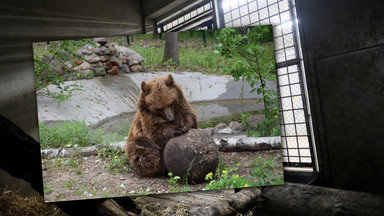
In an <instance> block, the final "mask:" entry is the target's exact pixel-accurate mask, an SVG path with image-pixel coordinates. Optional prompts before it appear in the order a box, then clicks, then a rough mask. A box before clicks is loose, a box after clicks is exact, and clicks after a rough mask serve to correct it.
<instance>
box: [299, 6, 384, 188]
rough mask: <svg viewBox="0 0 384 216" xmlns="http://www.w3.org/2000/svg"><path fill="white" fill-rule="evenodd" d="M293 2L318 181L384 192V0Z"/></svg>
mask: <svg viewBox="0 0 384 216" xmlns="http://www.w3.org/2000/svg"><path fill="white" fill-rule="evenodd" d="M296 3H297V10H298V16H299V17H298V18H299V25H300V34H301V40H302V44H303V51H304V61H305V66H306V76H307V80H308V84H309V94H310V102H311V109H312V112H313V119H314V128H315V138H316V144H317V146H318V152H319V159H320V161H319V162H320V171H321V172H320V174H321V181H322V183H323V184H325V185H328V186H333V187H337V188H343V189H350V190H360V191H367V192H374V193H384V184H383V181H384V172H383V165H384V162H383V161H384V145H383V140H384V126H383V122H384V115H383V113H382V112H383V110H384V100H383V98H384V97H383V96H384V13H383V11H384V4H383V1H380V0H376V1H363V0H342V1H332V0H326V1H324V0H323V1H306V0H296Z"/></svg>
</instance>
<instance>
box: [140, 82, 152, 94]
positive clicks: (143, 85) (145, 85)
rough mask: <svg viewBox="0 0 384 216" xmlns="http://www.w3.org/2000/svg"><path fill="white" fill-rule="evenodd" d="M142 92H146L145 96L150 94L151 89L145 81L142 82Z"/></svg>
mask: <svg viewBox="0 0 384 216" xmlns="http://www.w3.org/2000/svg"><path fill="white" fill-rule="evenodd" d="M141 90H142V91H143V92H144V94H148V93H149V90H150V88H149V86H148V85H147V84H146V83H145V82H144V81H143V82H141Z"/></svg>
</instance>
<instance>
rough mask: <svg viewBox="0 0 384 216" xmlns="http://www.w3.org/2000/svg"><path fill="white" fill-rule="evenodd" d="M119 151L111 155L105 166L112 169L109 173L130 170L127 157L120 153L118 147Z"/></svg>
mask: <svg viewBox="0 0 384 216" xmlns="http://www.w3.org/2000/svg"><path fill="white" fill-rule="evenodd" d="M119 151H120V153H118V154H116V155H115V156H113V157H112V160H111V163H110V164H109V165H107V166H106V168H108V169H110V170H112V172H111V173H112V174H113V175H115V174H117V173H120V172H129V171H130V170H131V168H130V165H129V160H128V158H127V157H126V156H125V155H124V154H122V152H121V150H120V149H119Z"/></svg>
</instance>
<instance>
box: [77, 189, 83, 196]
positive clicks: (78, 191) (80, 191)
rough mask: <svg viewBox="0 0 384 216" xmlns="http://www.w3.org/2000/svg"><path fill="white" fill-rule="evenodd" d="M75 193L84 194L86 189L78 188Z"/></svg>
mask: <svg viewBox="0 0 384 216" xmlns="http://www.w3.org/2000/svg"><path fill="white" fill-rule="evenodd" d="M75 194H76V195H78V196H80V195H83V194H84V189H82V188H78V189H77V190H75Z"/></svg>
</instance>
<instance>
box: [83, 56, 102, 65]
mask: <svg viewBox="0 0 384 216" xmlns="http://www.w3.org/2000/svg"><path fill="white" fill-rule="evenodd" d="M85 60H86V61H87V62H88V63H90V64H95V63H98V62H100V57H99V56H97V55H96V54H92V55H89V56H87V57H85Z"/></svg>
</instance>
